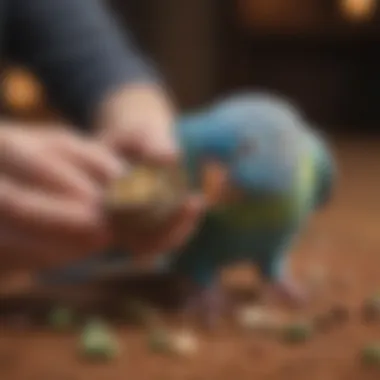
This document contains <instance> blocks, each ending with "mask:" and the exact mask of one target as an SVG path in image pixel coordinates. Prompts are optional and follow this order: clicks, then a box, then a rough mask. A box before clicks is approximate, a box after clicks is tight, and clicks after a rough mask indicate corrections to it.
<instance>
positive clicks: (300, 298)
mask: <svg viewBox="0 0 380 380" xmlns="http://www.w3.org/2000/svg"><path fill="white" fill-rule="evenodd" d="M270 293H272V294H274V295H275V296H276V297H277V298H279V299H280V300H281V301H284V302H285V303H286V304H288V305H289V306H292V307H302V306H305V305H306V304H307V302H308V300H309V297H308V294H307V292H306V291H305V290H304V289H303V288H302V287H301V286H300V285H299V284H297V283H295V282H294V281H293V280H291V279H288V278H287V279H281V280H277V281H276V282H274V283H272V284H270Z"/></svg>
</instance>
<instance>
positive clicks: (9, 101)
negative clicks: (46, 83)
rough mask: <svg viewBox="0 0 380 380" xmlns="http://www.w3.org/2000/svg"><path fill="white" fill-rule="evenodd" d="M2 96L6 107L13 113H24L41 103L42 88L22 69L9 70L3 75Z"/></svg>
mask: <svg viewBox="0 0 380 380" xmlns="http://www.w3.org/2000/svg"><path fill="white" fill-rule="evenodd" d="M3 95H4V101H5V103H6V105H7V106H8V107H9V108H10V109H11V110H13V111H17V112H25V111H30V110H32V109H35V108H37V107H38V106H40V105H41V103H42V97H43V91H42V86H41V85H40V84H39V83H38V82H37V80H36V79H35V78H34V77H33V76H32V75H31V74H29V73H28V72H27V71H24V70H22V69H10V70H9V71H8V72H7V73H6V74H5V75H4V81H3Z"/></svg>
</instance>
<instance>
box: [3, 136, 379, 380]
mask: <svg viewBox="0 0 380 380" xmlns="http://www.w3.org/2000/svg"><path fill="white" fill-rule="evenodd" d="M336 151H337V157H338V161H339V169H340V178H339V186H338V189H337V192H336V194H335V199H334V201H333V203H332V204H331V206H330V207H329V208H328V209H326V210H325V211H324V212H321V213H320V214H319V215H317V216H316V217H315V218H314V219H313V221H312V223H311V226H310V228H309V229H308V231H306V232H305V237H304V239H303V241H302V242H301V244H300V246H299V247H298V249H297V250H296V252H295V253H294V264H295V272H296V273H297V274H299V278H300V279H301V280H302V279H303V280H304V281H306V278H307V273H308V271H309V269H310V267H311V266H312V265H314V264H318V265H323V266H324V267H325V268H326V278H325V281H324V284H323V287H322V288H320V289H319V290H318V292H317V293H316V295H315V296H314V298H313V300H312V302H311V305H310V306H309V307H308V308H306V309H305V310H302V312H301V314H302V316H303V317H307V316H308V315H312V314H313V313H314V312H316V311H324V310H326V309H327V308H328V307H329V306H331V305H334V304H336V303H337V302H339V303H343V304H344V305H346V306H347V307H348V308H349V309H350V312H351V316H350V320H349V321H348V322H347V323H346V324H342V325H341V326H338V327H336V328H334V329H332V330H331V331H329V332H325V333H321V334H319V335H317V336H316V337H315V338H313V339H312V340H311V341H309V342H307V343H305V344H302V345H300V346H298V347H291V346H286V345H284V344H283V343H280V342H278V341H276V340H274V339H273V338H269V337H263V336H259V335H257V334H253V333H252V334H246V333H242V332H241V331H239V330H238V329H233V328H227V327H226V328H221V329H220V330H219V331H218V332H217V333H216V334H215V335H212V336H211V335H206V334H201V333H200V334H199V338H200V349H199V352H198V354H197V355H196V356H194V357H192V358H190V359H180V358H174V357H165V356H159V355H155V354H152V353H150V352H149V351H148V349H147V347H146V344H145V343H146V342H145V340H144V335H143V331H139V330H136V329H132V328H131V329H125V330H121V331H119V337H120V340H121V342H122V344H123V353H122V355H121V357H120V358H119V359H117V360H116V361H115V362H112V363H110V364H98V365H96V364H85V363H83V362H81V361H80V360H78V358H77V357H76V355H75V353H76V352H75V350H76V337H75V336H74V335H72V336H67V335H66V336H63V335H57V334H53V333H47V332H42V331H19V332H16V331H10V330H9V331H8V330H6V329H5V328H4V329H3V330H2V331H1V332H0V379H1V380H8V379H15V380H82V379H86V380H103V379H104V380H106V379H107V380H124V379H133V380H148V379H149V380H181V379H186V380H210V379H213V380H214V379H221V380H224V379H225V380H227V379H228V380H231V379H233V378H236V379H239V380H246V379H247V380H248V379H250V380H252V379H256V380H277V379H282V380H285V379H289V380H290V379H292V380H330V379H334V380H338V379H339V380H366V379H380V370H379V371H378V372H376V371H374V370H368V369H364V368H362V367H361V365H360V362H359V360H358V353H359V350H360V348H361V347H362V345H363V344H365V343H366V342H370V341H372V340H376V339H379V341H380V323H378V324H377V325H376V324H374V325H365V324H364V323H363V322H361V319H360V313H359V311H360V304H361V302H362V300H363V297H365V296H367V295H369V294H371V293H373V292H374V291H377V289H380V235H379V232H380V164H379V162H380V141H379V140H377V141H361V142H341V143H339V144H338V145H337V149H336ZM318 242H319V243H318ZM278 309H279V310H280V307H278Z"/></svg>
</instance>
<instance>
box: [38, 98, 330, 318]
mask: <svg viewBox="0 0 380 380" xmlns="http://www.w3.org/2000/svg"><path fill="white" fill-rule="evenodd" d="M176 133H177V137H178V140H179V143H180V146H181V148H182V150H183V156H184V165H185V169H186V171H187V174H188V178H189V181H190V184H191V186H193V187H194V188H198V189H202V188H204V187H205V183H206V184H207V181H211V180H210V179H209V178H208V177H209V175H208V173H209V172H210V173H211V172H212V173H214V174H213V175H215V173H217V174H216V175H215V177H216V178H214V179H213V180H212V181H211V182H212V184H213V187H214V188H213V190H212V196H211V197H210V199H209V202H210V204H211V207H210V208H209V210H208V212H207V213H206V215H205V217H204V218H203V220H202V221H201V223H200V226H199V228H198V230H197V231H196V232H195V234H194V236H192V237H191V239H190V240H189V242H188V243H187V244H186V245H185V246H184V247H182V248H181V249H180V250H178V251H177V252H171V253H169V254H168V255H166V256H165V261H164V263H162V262H161V270H163V269H162V268H164V269H166V270H170V271H175V272H177V273H179V274H181V275H183V276H185V277H187V278H189V279H190V280H191V282H193V283H194V284H196V285H197V289H198V293H197V295H196V297H195V299H194V301H196V303H197V304H198V305H201V308H202V310H204V312H205V314H207V315H208V317H210V318H212V314H213V313H217V312H218V305H219V302H220V298H219V296H220V295H219V294H218V293H217V291H218V286H217V280H216V279H217V277H218V272H219V270H220V269H221V268H223V267H225V266H227V265H230V264H234V263H237V262H240V261H243V260H244V261H247V260H248V261H250V262H252V263H253V264H255V265H256V266H257V267H258V269H259V272H260V274H261V275H262V277H263V279H264V280H265V281H266V282H268V283H270V284H272V286H274V287H276V289H277V290H278V291H280V292H281V294H283V295H284V296H286V297H288V298H289V299H292V300H299V299H301V298H302V291H301V289H299V288H298V287H297V286H296V285H295V284H294V283H293V281H292V280H291V278H290V276H289V273H288V271H287V261H288V257H289V253H290V251H291V249H292V246H293V244H294V242H295V239H296V238H297V237H298V236H299V234H300V232H301V230H302V228H303V226H304V225H305V223H306V222H307V220H308V218H309V216H310V215H311V214H312V213H313V211H314V210H316V209H317V208H318V207H320V206H322V204H323V203H324V202H325V201H327V200H328V198H329V195H330V194H331V190H332V187H333V182H334V176H335V166H334V162H333V158H332V156H331V154H330V151H329V149H328V147H327V145H326V144H325V142H324V140H323V139H322V138H321V137H320V136H319V135H318V134H317V132H316V131H315V130H313V129H312V128H311V127H310V126H309V124H308V122H307V121H306V120H305V119H304V118H303V116H302V115H301V114H300V113H299V112H298V111H297V109H296V108H295V107H293V106H292V105H291V104H289V103H288V102H287V101H285V100H283V99H281V98H278V97H275V96H272V95H270V94H263V93H243V94H238V95H233V96H230V97H228V98H226V99H224V100H223V101H219V102H216V103H215V104H213V105H212V106H210V107H209V108H205V109H203V110H199V111H197V112H194V113H192V114H190V115H185V116H183V117H182V118H181V119H180V120H179V121H178V123H177V128H176ZM208 168H213V169H214V170H210V171H208V170H207V169H208ZM123 255H125V253H123ZM116 256H117V257H120V255H118V254H117V253H115V255H114V257H116ZM108 257H110V256H108ZM93 260H96V259H93ZM101 260H102V259H101V258H100V259H98V262H97V263H96V264H95V261H94V262H93V265H98V264H99V262H101ZM86 268H87V269H88V268H89V267H88V266H87V267H86V264H82V265H80V266H78V267H76V268H74V267H73V268H69V269H67V270H66V272H65V271H60V272H59V273H58V272H57V273H55V274H53V273H51V274H50V276H48V277H44V279H45V281H49V279H50V280H54V279H55V280H57V279H59V278H61V280H63V279H64V278H66V279H69V278H70V275H72V274H73V273H75V269H76V270H77V275H78V278H81V279H82V280H83V279H84V278H85V275H86V273H85V270H86ZM70 270H71V272H70ZM73 270H74V272H73ZM65 275H66V276H68V277H64V276H65ZM71 278H73V277H71Z"/></svg>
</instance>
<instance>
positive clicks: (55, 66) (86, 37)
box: [9, 0, 159, 126]
mask: <svg viewBox="0 0 380 380" xmlns="http://www.w3.org/2000/svg"><path fill="white" fill-rule="evenodd" d="M11 4H12V6H11V7H12V9H11V17H10V20H11V22H10V31H9V34H10V35H11V36H13V39H14V40H13V41H11V42H12V43H11V44H10V46H11V47H13V48H12V49H11V51H10V53H11V57H13V58H14V59H16V60H17V61H19V62H21V63H23V64H25V65H27V66H28V67H30V68H31V69H32V70H34V71H35V72H36V74H37V75H38V76H39V77H40V78H41V80H42V81H43V83H44V84H45V86H46V88H47V92H48V95H49V97H50V98H51V99H52V102H53V103H54V105H56V106H58V108H59V109H60V110H61V111H63V112H64V114H65V116H68V117H69V118H70V119H71V120H72V121H73V122H74V123H76V124H80V125H83V126H89V125H91V124H92V120H93V118H94V113H95V111H96V110H97V109H98V107H99V105H100V104H101V103H102V102H103V101H104V99H107V98H108V97H111V94H112V93H117V91H118V89H119V88H122V87H124V86H126V85H127V84H130V83H141V82H158V81H159V79H158V76H157V75H156V73H155V72H154V70H153V69H152V67H151V66H150V65H149V64H148V63H147V62H146V61H145V60H144V59H143V57H142V56H141V55H140V54H139V53H138V52H137V51H136V49H135V47H134V46H133V44H132V42H131V41H130V40H129V39H128V38H124V36H123V33H121V31H120V27H119V26H118V25H117V23H116V20H115V18H114V17H113V15H111V14H110V13H109V12H108V11H107V10H106V9H105V7H104V6H103V5H102V3H101V2H100V1H98V0H80V1H78V0H54V1H52V0H13V1H12V2H11ZM15 39H16V41H15Z"/></svg>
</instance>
